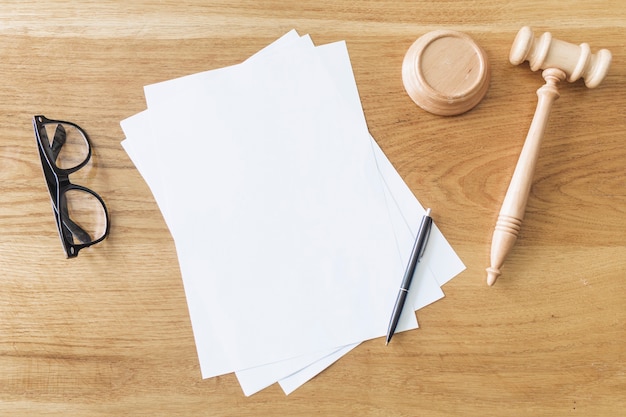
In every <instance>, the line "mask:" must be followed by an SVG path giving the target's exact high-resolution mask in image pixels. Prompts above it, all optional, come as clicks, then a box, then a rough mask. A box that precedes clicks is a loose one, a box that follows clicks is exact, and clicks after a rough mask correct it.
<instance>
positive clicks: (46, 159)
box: [33, 115, 109, 258]
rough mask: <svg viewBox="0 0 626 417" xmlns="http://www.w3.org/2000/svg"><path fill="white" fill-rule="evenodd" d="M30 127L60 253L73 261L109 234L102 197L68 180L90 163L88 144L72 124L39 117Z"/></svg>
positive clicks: (107, 219) (107, 217) (81, 131)
mask: <svg viewBox="0 0 626 417" xmlns="http://www.w3.org/2000/svg"><path fill="white" fill-rule="evenodd" d="M33 128H34V129H35V136H36V138H37V145H38V146H39V157H40V158H41V166H42V168H43V174H44V177H45V179H46V183H47V184H48V191H49V192H50V197H51V199H52V208H53V211H54V216H55V219H56V223H57V229H58V231H59V236H60V238H61V243H62V244H63V250H64V251H65V254H66V256H67V257H68V258H74V257H76V256H78V251H80V250H81V249H83V248H86V247H89V246H91V245H95V244H96V243H98V242H101V241H102V240H104V238H105V237H107V235H108V234H109V213H108V211H107V208H106V206H105V204H104V201H103V200H102V197H100V196H99V195H98V194H96V193H95V192H94V191H92V190H90V189H89V188H86V187H83V186H81V185H76V184H72V183H71V182H70V180H69V175H70V174H73V173H74V172H76V171H78V170H79V169H81V168H83V167H84V166H85V165H87V163H88V162H89V159H90V158H91V142H90V141H89V137H88V136H87V133H85V131H84V130H83V129H82V128H80V127H79V126H78V125H77V124H75V123H71V122H64V121H60V120H50V119H47V118H46V117H45V116H42V115H39V116H35V117H33ZM50 138H52V141H50Z"/></svg>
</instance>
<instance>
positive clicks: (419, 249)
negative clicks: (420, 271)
mask: <svg viewBox="0 0 626 417" xmlns="http://www.w3.org/2000/svg"><path fill="white" fill-rule="evenodd" d="M432 224H433V219H432V217H430V209H428V210H426V213H425V214H424V217H422V223H421V224H420V228H419V230H418V231H417V237H416V238H415V244H414V245H413V251H412V252H411V257H410V258H409V264H408V265H407V267H406V272H405V273H404V278H403V279H402V285H400V291H399V292H398V298H396V305H395V306H394V307H393V313H391V320H390V321H389V328H388V329H387V341H386V342H385V344H386V345H387V344H389V341H390V340H391V337H392V336H393V332H395V331H396V326H397V325H398V320H400V315H402V307H404V301H405V300H406V296H407V294H408V293H409V287H410V286H411V280H412V279H413V274H414V273H415V267H416V266H417V263H418V262H419V260H420V258H421V257H422V255H423V254H424V250H425V249H426V242H427V241H428V236H429V235H430V227H431V226H432Z"/></svg>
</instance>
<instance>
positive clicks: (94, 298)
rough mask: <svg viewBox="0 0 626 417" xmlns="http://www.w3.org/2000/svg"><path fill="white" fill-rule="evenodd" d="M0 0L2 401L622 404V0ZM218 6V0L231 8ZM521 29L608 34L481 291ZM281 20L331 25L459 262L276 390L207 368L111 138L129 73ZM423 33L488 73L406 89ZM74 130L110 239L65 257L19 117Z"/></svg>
mask: <svg viewBox="0 0 626 417" xmlns="http://www.w3.org/2000/svg"><path fill="white" fill-rule="evenodd" d="M83 3H85V4H81V5H79V4H78V2H76V4H75V5H72V3H71V2H69V3H63V2H54V1H37V2H34V1H13V2H10V1H1V2H0V86H1V91H2V95H1V99H0V132H2V134H1V136H2V139H1V140H0V270H1V272H0V275H1V279H0V414H2V415H7V416H21V415H23V416H36V415H55V416H56V415H58V416H90V417H94V416H120V415H130V416H139V415H149V416H159V415H163V416H174V415H184V416H309V415H321V416H415V415H424V416H487V415H489V416H502V415H507V416H513V415H519V416H529V415H533V416H558V415H584V416H617V415H621V414H623V413H624V409H625V408H626V344H625V342H626V324H625V323H626V284H625V282H626V281H625V278H626V236H625V235H626V233H625V232H626V146H625V143H624V132H625V131H626V117H625V112H624V109H625V108H626V86H625V83H624V81H625V80H626V78H625V75H626V65H625V64H624V62H626V47H625V44H624V39H625V38H626V30H625V26H626V25H625V23H626V5H625V3H624V2H618V1H610V0H606V1H596V2H584V1H579V2H574V3H571V2H570V3H568V4H565V3H563V2H559V1H556V0H548V1H546V0H543V1H532V0H531V1H519V2H500V1H457V2H432V3H431V2H404V1H396V0H394V1H363V2H360V1H337V0H333V1H330V0H325V1H308V0H300V1H297V2H294V1H278V0H276V1H268V2H257V1H239V2H226V1H186V2H174V1H171V2H149V1H134V2H124V1H116V2H115V1H106V0H105V1H94V2H83ZM229 3H234V4H235V5H229ZM523 25H529V26H531V27H533V28H534V29H535V30H536V31H538V32H543V31H550V32H552V33H553V35H554V36H555V37H558V38H559V39H563V40H567V41H569V42H572V43H581V42H588V43H589V44H590V45H591V47H592V50H593V51H595V50H597V49H599V48H607V49H609V50H611V51H612V53H613V64H612V67H611V69H610V72H609V75H608V77H607V78H606V80H605V81H604V82H603V84H601V85H600V86H599V87H598V88H596V89H594V90H590V89H587V88H586V87H585V86H584V85H583V84H582V82H580V81H579V82H577V83H575V84H569V83H563V84H562V85H561V98H560V99H559V100H558V101H557V102H556V104H555V107H554V109H553V112H552V114H551V118H550V124H549V127H548V130H547V132H546V136H545V140H544V144H543V148H542V153H541V157H540V160H539V162H538V167H537V171H536V176H535V182H534V186H533V188H532V190H531V195H530V198H529V202H528V208H527V212H526V218H525V222H524V225H523V228H522V232H521V236H520V239H519V240H518V243H517V245H516V247H515V248H514V250H513V252H512V253H511V255H510V256H509V257H508V259H507V262H506V264H505V267H504V270H503V276H502V277H501V278H500V279H499V281H498V283H497V284H496V285H495V286H494V287H491V288H489V287H487V286H486V284H485V267H487V266H488V263H489V247H490V243H491V233H492V230H493V226H494V222H495V219H496V217H497V213H498V210H499V207H500V204H501V201H502V197H503V195H504V193H505V191H506V187H507V184H508V182H509V179H510V177H511V174H512V171H513V167H514V164H515V162H516V160H517V157H518V155H519V151H520V149H521V146H522V143H523V140H524V138H525V136H526V132H527V129H528V126H529V124H530V120H531V118H532V115H533V112H534V109H535V105H536V95H535V91H536V89H537V88H539V86H541V84H542V83H543V80H542V79H541V75H540V74H539V73H533V72H531V71H530V70H529V69H528V66H527V65H522V66H518V67H516V66H512V65H511V64H509V62H508V53H509V48H510V46H511V43H512V41H513V38H514V36H515V34H516V33H517V31H518V30H519V28H520V27H521V26H523ZM292 28H295V29H297V30H298V31H299V32H300V33H310V34H311V36H312V37H313V39H314V41H315V42H316V43H318V44H322V43H326V42H332V41H337V40H343V39H345V40H346V41H347V45H348V48H349V51H350V54H351V59H352V64H353V68H354V72H355V76H356V79H357V83H358V87H359V90H360V93H361V97H362V103H363V107H364V110H365V114H366V116H367V119H368V123H369V127H370V130H371V133H372V134H373V136H374V137H375V138H376V140H377V141H378V143H379V144H380V146H381V147H382V149H383V150H384V151H385V153H386V154H387V155H388V157H389V158H390V160H391V161H392V163H393V164H394V165H395V166H396V168H397V169H398V171H399V172H400V174H401V175H402V177H403V178H404V179H405V180H406V182H407V183H408V184H409V186H410V188H411V189H412V190H413V191H414V192H415V194H416V195H417V197H418V198H419V199H420V201H421V202H422V203H423V204H425V205H428V206H431V207H434V208H436V213H437V216H436V221H437V224H438V225H439V227H440V228H441V229H442V231H443V233H444V234H445V236H446V237H447V238H448V239H449V241H450V242H451V244H452V246H453V247H454V248H455V249H456V251H457V252H458V254H459V255H460V257H461V258H462V260H463V261H464V262H465V263H466V265H467V270H466V271H465V272H464V273H462V274H461V275H460V276H458V277H457V278H455V279H454V280H452V281H451V282H450V283H449V284H447V285H446V286H445V287H444V291H445V293H446V298H445V299H444V300H442V301H439V302H437V303H435V304H433V305H431V306H429V307H427V308H425V309H422V310H420V311H419V312H418V320H419V322H420V325H421V328H420V329H419V330H416V331H411V332H408V333H403V334H399V335H397V336H396V337H394V341H393V343H392V344H391V345H389V346H388V347H385V345H384V342H383V341H382V339H381V340H373V341H369V342H366V343H363V344H362V345H361V346H359V347H358V348H357V349H355V350H354V351H352V352H351V353H350V354H348V355H347V356H346V357H344V358H343V359H341V360H340V361H339V362H338V363H336V364H335V365H333V366H332V367H331V368H329V369H328V370H326V371H324V372H323V373H322V374H321V375H319V376H318V377H316V378H315V379H314V380H312V381H310V382H309V383H307V384H305V385H304V386H303V387H302V388H300V389H299V390H297V391H296V392H295V393H293V394H292V395H290V396H288V397H286V396H285V395H284V394H283V393H282V391H281V390H280V388H279V387H278V386H276V385H274V386H272V387H270V388H268V389H266V390H265V391H262V392H261V393H259V394H257V395H255V396H252V397H250V398H246V397H244V395H243V394H242V392H241V390H240V388H239V386H238V384H237V381H236V379H235V377H234V376H233V375H227V376H224V377H218V378H213V379H209V380H202V379H201V378H200V371H199V366H198V362H197V357H196V352H195V345H194V340H193V335H192V331H191V325H190V321H189V316H188V312H187V306H186V300H185V296H184V293H183V287H182V281H181V277H180V273H179V270H178V265H177V258H176V254H175V250H174V245H173V241H172V239H171V237H170V235H169V233H168V230H167V228H166V226H165V223H164V221H163V219H162V217H161V215H160V212H159V210H158V208H157V205H156V203H155V202H154V199H153V198H152V195H151V193H150V191H149V189H148V187H147V186H146V184H145V183H144V181H143V180H142V178H141V176H140V175H139V173H138V172H137V170H136V169H135V167H134V166H133V164H132V163H131V161H130V160H129V158H128V157H127V155H126V153H125V152H124V150H123V149H122V147H121V146H120V141H121V140H122V139H123V134H122V130H121V128H120V125H119V122H120V121H121V120H122V119H124V118H126V117H128V116H130V115H132V114H135V113H137V112H139V111H141V110H143V109H144V108H145V103H144V98H143V90H142V87H143V86H144V85H146V84H150V83H153V82H157V81H162V80H166V79H171V78H174V77H177V76H181V75H186V74H190V73H194V72H198V71H203V70H207V69H211V68H217V67H221V66H225V65H229V64H234V63H238V62H240V61H241V60H243V59H245V58H246V57H248V56H249V55H251V54H252V53H253V52H256V51H257V50H259V49H260V48H262V47H263V46H265V45H267V44H268V43H270V42H271V41H273V40H275V39H276V38H278V37H279V36H280V35H282V34H284V33H285V32H287V31H288V30H290V29H292ZM438 28H450V29H455V30H460V31H464V32H466V33H468V34H470V35H471V36H472V37H473V38H474V39H475V40H476V41H477V42H478V43H479V44H480V45H481V46H482V47H483V48H484V49H485V51H486V52H487V54H488V56H489V59H490V61H491V66H492V80H491V87H490V89H489V91H488V93H487V95H486V97H485V98H484V99H483V101H482V102H481V103H480V104H479V106H478V107H476V108H475V109H474V110H472V111H471V112H469V113H467V114H465V115H462V116H459V117H453V118H443V117H439V116H434V115H431V114H428V113H426V112H424V111H422V110H421V109H419V108H418V107H417V106H416V105H415V104H413V102H412V101H411V100H410V99H409V97H408V96H407V94H406V93H405V92H404V89H403V86H402V81H401V75H400V69H401V64H402V59H403V56H404V54H405V52H406V50H407V49H408V47H409V46H410V45H411V43H412V42H413V41H414V40H415V39H416V38H417V37H419V36H420V35H422V34H424V33H426V32H428V31H430V30H434V29H438ZM34 114H45V115H47V116H48V117H53V118H58V119H67V120H71V121H74V122H76V123H78V124H80V125H81V126H83V127H84V128H85V129H86V130H87V131H88V132H89V134H90V136H91V138H92V140H93V143H94V148H95V155H94V162H93V165H92V169H91V170H90V171H89V172H88V177H87V178H86V179H85V180H84V181H86V182H87V184H85V185H89V186H90V187H92V188H93V189H94V190H97V191H98V192H100V194H101V195H102V196H103V197H104V198H105V200H106V202H107V204H108V206H109V208H110V212H111V217H112V228H111V234H110V237H109V238H108V239H107V240H106V241H105V242H103V243H102V244H100V245H99V246H98V247H95V248H92V249H90V250H85V251H84V252H82V253H81V254H80V256H79V257H78V258H77V259H73V260H66V259H64V257H63V253H62V249H61V246H60V244H59V239H58V236H57V232H56V229H55V226H54V221H53V216H52V214H51V208H50V201H49V198H48V195H47V191H46V187H45V184H44V181H43V178H42V174H41V167H40V163H39V159H38V155H37V149H36V146H35V140H34V136H33V130H32V126H31V118H32V116H33V115H34Z"/></svg>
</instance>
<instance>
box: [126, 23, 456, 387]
mask: <svg viewBox="0 0 626 417" xmlns="http://www.w3.org/2000/svg"><path fill="white" fill-rule="evenodd" d="M145 95H146V101H147V108H148V109H147V110H146V111H144V112H142V113H139V114H137V115H135V116H132V117H130V118H128V119H126V120H124V121H122V123H121V125H122V128H123V130H124V133H125V135H126V139H125V140H124V141H123V142H122V144H123V146H124V148H125V150H126V151H127V153H128V154H129V156H130V157H131V159H132V160H133V162H134V163H135V165H136V167H137V168H138V169H139V171H140V172H141V174H142V176H143V177H144V179H145V180H146V182H147V183H148V185H149V187H150V189H151V190H152V192H153V194H154V196H155V199H156V201H157V203H158V205H159V207H160V209H161V211H162V213H163V216H164V218H165V221H166V223H167V225H168V227H169V229H170V232H171V234H172V236H173V238H174V241H175V244H176V251H177V255H178V260H179V263H180V270H181V275H182V278H183V281H184V287H185V293H186V296H187V302H188V307H189V312H190V317H191V322H192V327H193V332H194V337H195V342H196V347H197V352H198V357H199V361H200V367H201V371H202V376H203V377H204V378H210V377H214V376H218V375H222V374H226V373H231V372H236V375H237V378H238V380H239V382H240V384H241V386H242V388H243V391H244V393H245V394H246V395H250V394H253V393H255V392H257V391H259V390H261V389H263V388H265V387H267V386H269V385H271V384H273V383H275V382H279V383H280V385H281V387H282V388H283V390H284V391H285V392H286V393H290V392H292V391H293V390H295V389H296V388H297V387H299V386H300V385H302V384H303V383H304V382H306V381H307V380H309V379H311V378H312V377H313V376H315V375H316V374H317V373H319V372H321V371H322V370H323V369H325V368H326V367H328V366H329V365H331V364H332V363H333V362H334V361H336V360H337V359H339V358H340V357H341V356H343V355H344V354H346V353H347V352H348V351H350V350H351V349H352V348H354V347H355V346H356V345H358V344H359V343H360V342H362V341H364V340H368V339H372V338H378V337H381V336H384V335H385V334H386V330H387V325H388V322H389V318H390V314H391V311H392V309H393V304H394V301H395V298H396V295H397V292H398V288H399V285H400V281H401V280H402V276H403V273H404V268H405V267H406V262H407V258H408V256H409V254H410V251H411V248H412V245H413V242H414V233H415V232H416V228H417V226H418V225H419V222H420V220H421V216H422V215H423V212H424V210H423V208H422V207H421V206H420V204H419V203H418V201H417V200H416V199H415V197H414V196H413V195H412V194H411V192H410V190H409V189H408V188H407V186H406V185H405V184H404V182H403V181H402V179H401V178H400V176H399V175H398V173H397V172H396V171H395V170H394V168H393V167H392V165H391V164H390V163H389V161H388V160H387V158H386V157H385V155H384V154H383V153H382V151H381V150H380V148H379V147H378V146H377V144H376V142H375V141H374V140H373V138H372V137H371V136H370V134H369V132H368V129H367V125H366V121H365V117H364V115H363V111H362V108H361V103H360V99H359V95H358V92H357V88H356V83H355V81H354V77H353V74H352V68H351V65H350V59H349V56H348V52H347V49H346V45H345V43H344V42H337V43H332V44H328V45H323V46H317V47H316V46H315V45H314V44H313V43H312V42H311V39H310V38H309V37H308V36H302V37H300V36H299V35H298V34H297V33H296V32H295V31H291V32H289V33H287V34H286V35H285V36H283V37H281V38H280V39H278V40H277V41H276V42H274V43H273V44H271V45H270V46H268V47H266V48H265V49H263V50H262V51H260V52H259V53H257V54H256V55H254V56H252V57H251V58H250V59H248V60H247V61H245V62H243V63H241V64H239V65H235V66H231V67H227V68H220V69H215V70H212V71H207V72H203V73H198V74H193V75H189V76H186V77H182V78H177V79H174V80H170V81H166V82H162V83H158V84H154V85H149V86H147V87H145ZM434 212H435V213H436V208H435V210H434ZM463 269H464V266H463V264H462V263H461V261H460V260H459V259H458V257H457V256H456V254H455V253H454V251H453V250H452V249H451V247H450V246H449V245H448V243H447V242H446V240H445V239H444V238H443V236H442V235H441V233H440V232H439V230H438V229H437V228H436V227H434V230H433V231H432V233H431V237H430V240H429V244H428V248H427V251H426V253H425V254H424V257H423V258H422V262H421V263H420V265H419V267H418V268H417V272H416V276H415V278H414V281H413V284H412V287H411V291H410V294H409V297H410V298H409V301H408V302H407V305H410V306H412V307H413V309H410V308H406V309H405V312H404V314H403V315H402V318H401V320H400V323H399V325H398V330H397V331H403V330H409V329H414V328H416V327H417V321H416V318H415V314H414V312H413V310H417V309H419V308H421V307H423V306H425V305H427V304H429V303H431V302H433V301H435V300H437V299H439V298H441V297H443V292H442V291H441V285H443V284H444V283H445V282H447V281H448V280H450V279H451V278H452V277H453V276H455V275H456V274H458V273H459V272H460V271H462V270H463ZM381 343H382V342H381Z"/></svg>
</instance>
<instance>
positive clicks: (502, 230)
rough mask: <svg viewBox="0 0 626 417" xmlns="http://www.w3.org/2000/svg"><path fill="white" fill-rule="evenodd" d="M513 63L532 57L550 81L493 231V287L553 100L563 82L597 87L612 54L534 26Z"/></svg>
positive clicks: (516, 226) (516, 46)
mask: <svg viewBox="0 0 626 417" xmlns="http://www.w3.org/2000/svg"><path fill="white" fill-rule="evenodd" d="M509 61H511V63H512V64H513V65H519V64H521V63H522V62H524V61H528V62H529V64H530V69H531V70H532V71H537V70H538V69H543V70H544V71H543V73H542V76H543V78H544V80H545V81H546V84H545V85H543V86H542V87H541V88H539V90H537V96H538V97H539V100H538V102H537V109H536V110H535V115H534V117H533V120H532V123H531V125H530V128H529V130H528V135H527V136H526V141H525V142H524V146H523V148H522V151H521V153H520V156H519V160H518V161H517V165H516V167H515V171H514V172H513V177H512V178H511V183H510V184H509V188H508V190H507V192H506V196H505V197H504V201H503V202H502V208H501V209H500V214H499V215H498V220H497V222H496V227H495V230H494V232H493V239H492V242H491V266H490V267H489V268H487V284H488V285H493V284H494V283H495V282H496V280H497V279H498V277H499V276H500V268H501V267H502V264H503V263H504V259H505V257H506V256H507V255H508V253H509V252H510V251H511V249H512V248H513V245H515V241H516V240H517V235H518V233H519V231H520V229H521V227H522V220H523V218H524V212H525V211H526V203H527V201H528V194H529V193H530V187H531V184H532V179H533V174H534V171H535V165H536V164H537V159H538V157H539V148H540V145H541V140H542V138H543V135H544V132H545V130H546V126H547V124H548V116H549V114H550V110H551V108H552V104H553V103H554V101H555V100H556V99H557V98H559V91H558V89H557V83H558V82H560V81H563V80H565V79H567V81H569V82H574V81H576V80H578V79H579V78H583V79H584V80H585V85H586V86H587V87H589V88H594V87H597V86H598V85H599V84H600V82H602V80H603V79H604V77H605V75H606V73H607V71H608V69H609V65H610V63H611V53H610V52H609V51H608V50H606V49H601V50H600V51H598V53H597V54H595V55H594V54H592V53H591V50H590V48H589V45H588V44H586V43H583V44H580V45H574V44H571V43H567V42H563V41H560V40H558V39H553V38H552V35H551V34H550V33H549V32H546V33H544V34H543V35H541V36H540V37H539V38H535V36H534V35H533V32H532V30H531V29H530V28H529V27H523V28H522V29H520V31H519V32H518V34H517V36H516V37H515V40H514V41H513V46H512V47H511V53H510V55H509Z"/></svg>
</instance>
